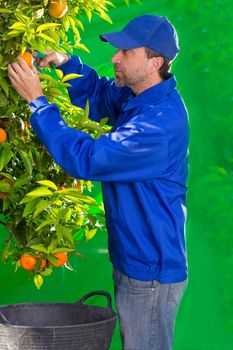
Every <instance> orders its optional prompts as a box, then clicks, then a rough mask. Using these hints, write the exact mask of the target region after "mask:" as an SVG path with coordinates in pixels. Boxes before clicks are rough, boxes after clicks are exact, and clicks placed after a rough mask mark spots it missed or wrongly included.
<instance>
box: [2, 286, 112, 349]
mask: <svg viewBox="0 0 233 350" xmlns="http://www.w3.org/2000/svg"><path fill="white" fill-rule="evenodd" d="M96 295H103V296H105V297H106V298H107V300H108V305H107V307H100V306H93V305H87V304H84V302H85V301H86V300H87V299H88V298H89V297H91V296H96ZM115 324H116V313H115V312H114V311H113V309H112V301H111V296H110V294H109V293H107V292H104V291H95V292H91V293H89V294H87V295H85V296H84V297H82V298H81V299H80V300H79V301H78V302H76V303H72V304H71V303H31V304H30V303H27V304H12V305H3V306H0V350H107V349H109V347H110V343H111V340H112V336H113V332H114V329H115Z"/></svg>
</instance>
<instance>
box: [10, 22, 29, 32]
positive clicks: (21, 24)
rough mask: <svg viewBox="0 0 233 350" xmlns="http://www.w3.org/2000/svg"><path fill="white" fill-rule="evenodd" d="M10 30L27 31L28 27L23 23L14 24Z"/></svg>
mask: <svg viewBox="0 0 233 350" xmlns="http://www.w3.org/2000/svg"><path fill="white" fill-rule="evenodd" d="M9 28H10V29H20V30H23V31H26V30H27V26H26V24H23V23H21V22H15V23H14V24H12V26H10V27H9Z"/></svg>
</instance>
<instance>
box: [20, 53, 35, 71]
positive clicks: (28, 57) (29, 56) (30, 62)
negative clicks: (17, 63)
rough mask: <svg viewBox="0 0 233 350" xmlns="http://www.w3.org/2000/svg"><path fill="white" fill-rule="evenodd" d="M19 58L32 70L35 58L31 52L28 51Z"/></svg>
mask: <svg viewBox="0 0 233 350" xmlns="http://www.w3.org/2000/svg"><path fill="white" fill-rule="evenodd" d="M19 56H20V57H21V58H22V59H23V60H24V61H25V62H26V63H27V65H28V66H29V67H30V68H32V66H33V62H34V58H33V56H32V54H31V53H30V52H28V51H26V52H24V53H23V54H22V53H21V54H20V55H19Z"/></svg>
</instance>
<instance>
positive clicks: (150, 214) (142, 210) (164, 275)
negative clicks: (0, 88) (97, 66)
mask: <svg viewBox="0 0 233 350" xmlns="http://www.w3.org/2000/svg"><path fill="white" fill-rule="evenodd" d="M60 68H61V69H62V71H63V72H64V74H69V73H79V74H83V77H81V78H78V79H74V80H71V81H70V83H71V85H72V86H71V87H69V88H68V90H69V94H70V98H71V101H72V103H73V104H74V105H77V106H80V107H84V106H85V104H86V100H87V98H88V99H89V103H90V118H92V119H93V120H96V121H99V120H100V119H101V118H103V117H106V116H108V117H109V123H110V124H111V125H113V130H112V131H111V132H109V133H107V134H105V135H103V136H101V137H100V138H99V139H97V140H94V139H93V138H92V137H91V136H90V135H88V134H87V133H85V132H82V131H80V130H74V129H72V128H69V127H68V126H67V125H66V123H65V121H64V120H63V119H62V117H61V115H60V112H59V109H58V107H57V105H55V104H48V102H47V100H46V98H45V97H40V98H38V99H37V100H35V101H33V103H32V104H31V108H32V110H33V111H34V113H33V115H32V117H31V124H32V127H33V129H34V131H35V132H36V134H37V135H38V137H39V139H40V140H41V142H42V143H43V144H44V145H45V146H46V147H47V149H48V151H49V152H50V153H51V155H52V156H53V158H54V159H55V161H56V162H57V163H58V164H59V165H60V166H61V167H62V168H63V169H65V171H67V172H68V173H69V174H70V175H72V176H73V177H75V178H79V179H86V180H92V181H101V182H102V189H103V200H104V206H105V215H106V226H107V230H108V233H109V240H108V245H109V255H110V260H111V262H112V264H113V266H114V267H115V268H116V269H118V270H120V271H121V272H123V273H124V274H126V275H128V276H129V277H132V278H135V279H139V280H158V281H160V282H161V283H174V282H179V281H183V280H185V279H186V277H187V263H186V248H185V221H186V190H187V187H186V180H187V175H188V151H187V149H188V144H189V126H188V118H187V111H186V109H185V106H184V103H183V101H182V98H181V97H180V95H179V93H178V92H177V90H176V81H175V78H174V76H171V77H170V78H169V79H168V80H166V81H163V82H161V83H159V84H157V85H155V86H153V87H151V88H149V89H147V90H145V91H144V92H142V93H141V94H140V95H138V96H135V95H134V94H133V92H132V90H130V89H129V88H126V87H117V86H116V85H115V83H114V80H113V79H110V80H109V79H107V78H106V77H102V78H100V77H99V76H98V75H97V73H96V72H95V71H94V70H93V69H92V68H90V67H88V66H86V65H83V64H82V63H81V61H80V60H79V58H78V57H77V56H73V57H72V58H71V59H70V60H69V61H68V62H67V63H65V64H64V65H63V66H61V67H60Z"/></svg>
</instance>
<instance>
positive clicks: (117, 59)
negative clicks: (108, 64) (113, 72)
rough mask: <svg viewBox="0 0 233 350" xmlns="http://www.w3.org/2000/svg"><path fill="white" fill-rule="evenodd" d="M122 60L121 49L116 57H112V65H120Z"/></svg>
mask: <svg viewBox="0 0 233 350" xmlns="http://www.w3.org/2000/svg"><path fill="white" fill-rule="evenodd" d="M120 59H121V49H119V50H117V52H116V53H115V55H113V56H112V63H113V64H116V63H120Z"/></svg>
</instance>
